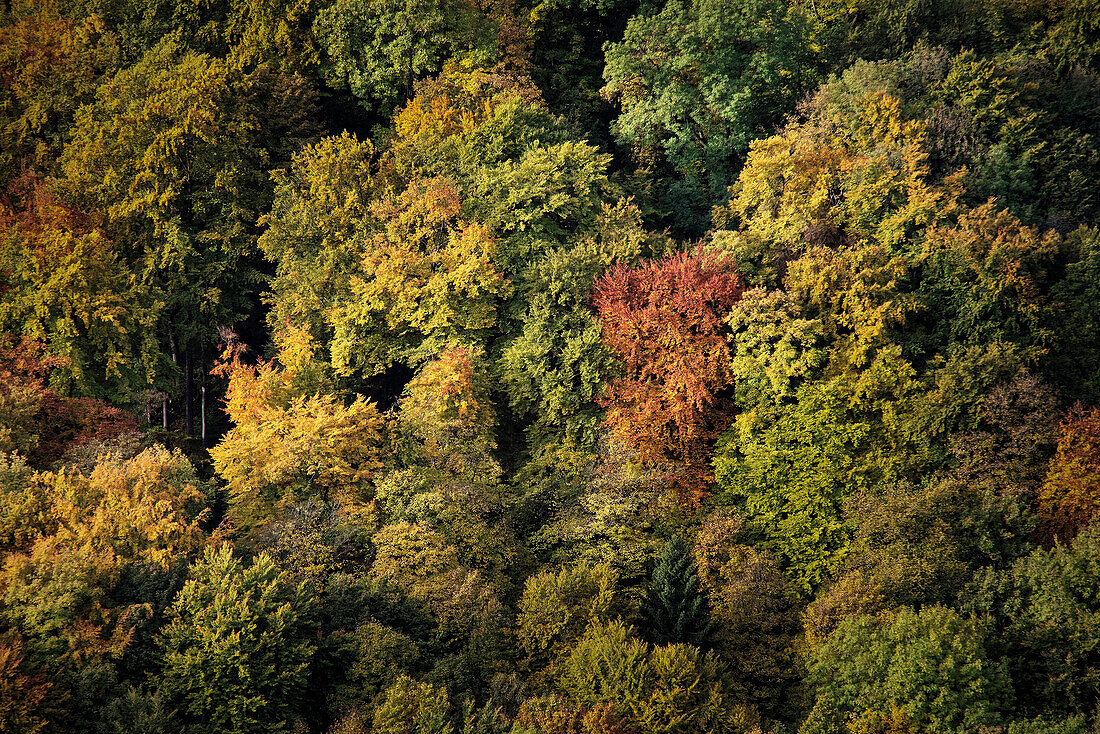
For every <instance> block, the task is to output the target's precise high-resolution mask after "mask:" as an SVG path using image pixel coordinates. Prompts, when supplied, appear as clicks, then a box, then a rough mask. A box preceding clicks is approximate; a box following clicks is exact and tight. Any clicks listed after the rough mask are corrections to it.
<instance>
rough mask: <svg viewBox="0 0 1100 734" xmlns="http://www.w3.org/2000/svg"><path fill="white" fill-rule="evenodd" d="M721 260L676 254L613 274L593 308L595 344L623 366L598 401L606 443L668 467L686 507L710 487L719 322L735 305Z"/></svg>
mask: <svg viewBox="0 0 1100 734" xmlns="http://www.w3.org/2000/svg"><path fill="white" fill-rule="evenodd" d="M732 267H733V266H732V264H731V263H730V262H729V261H728V260H726V259H725V258H724V257H721V256H718V255H713V254H708V253H705V252H702V251H700V252H695V253H687V252H685V253H679V254H676V255H669V256H668V257H666V258H664V259H663V260H659V261H654V262H650V263H648V264H646V265H643V266H641V267H639V268H636V269H631V268H629V267H628V266H626V265H618V266H615V267H613V268H612V269H611V271H610V272H608V274H607V275H605V276H604V277H603V278H602V279H601V280H600V281H599V282H598V283H597V284H596V287H595V290H594V296H593V304H594V306H595V308H596V311H597V312H598V313H599V316H600V323H601V325H602V327H603V339H604V342H605V343H606V344H607V345H608V346H610V347H611V349H612V350H613V351H614V353H615V355H616V357H618V358H619V360H620V361H621V362H622V363H623V367H622V369H623V374H622V376H621V377H618V378H616V379H615V380H613V381H612V382H611V383H610V384H609V385H608V388H607V394H606V396H605V398H604V400H605V404H606V405H607V409H608V411H607V421H608V424H609V425H610V427H611V430H612V432H613V433H614V435H615V436H616V437H617V438H619V439H621V440H623V441H625V442H626V443H627V444H628V445H629V446H631V447H632V448H633V449H634V450H635V451H637V452H638V457H639V458H640V459H641V460H642V461H644V462H647V463H653V462H659V461H675V462H679V463H682V464H683V467H684V473H683V474H682V475H681V477H680V478H679V479H678V481H677V487H678V492H679V493H680V496H681V498H682V499H683V500H684V501H686V502H694V501H697V500H698V499H699V498H700V497H702V496H703V494H704V493H705V492H706V487H707V485H708V483H709V482H710V470H709V467H708V463H709V447H708V443H709V441H711V440H713V439H714V438H715V437H716V436H717V435H718V433H719V432H720V431H721V430H722V428H723V425H722V419H723V418H724V417H725V415H726V414H725V411H726V409H727V406H726V404H725V403H724V396H723V394H722V393H723V390H725V389H726V388H727V387H728V386H729V383H730V349H729V343H728V342H727V340H726V335H725V331H724V328H723V320H724V318H725V317H726V315H727V314H728V313H729V310H730V308H732V307H733V304H734V303H736V302H737V300H738V299H739V298H740V297H741V292H742V288H741V284H740V279H739V278H738V277H737V276H736V275H735V274H734V273H733V272H732Z"/></svg>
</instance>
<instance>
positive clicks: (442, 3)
mask: <svg viewBox="0 0 1100 734" xmlns="http://www.w3.org/2000/svg"><path fill="white" fill-rule="evenodd" d="M313 32H314V34H315V35H316V36H317V38H318V40H319V41H320V43H321V45H322V47H323V48H324V50H325V54H326V57H327V58H326V60H325V62H324V68H325V73H326V76H327V77H328V79H329V81H330V83H332V84H333V86H336V87H347V88H349V89H350V90H351V93H352V94H354V95H355V96H356V97H359V98H360V99H361V100H363V101H364V103H365V104H366V105H367V106H368V108H372V109H375V110H377V111H379V112H381V113H382V114H384V115H388V113H389V112H390V111H392V110H393V108H394V107H396V106H398V105H399V104H400V103H402V102H404V101H406V100H408V99H411V98H412V96H413V84H414V82H416V81H418V80H419V79H422V78H424V77H425V76H429V75H431V74H435V73H437V72H439V71H440V70H441V69H442V68H443V64H444V62H446V61H448V60H449V59H451V58H455V57H459V58H462V57H469V58H472V59H478V58H479V57H481V58H483V59H484V58H486V57H488V56H490V54H491V52H492V42H493V40H495V39H494V38H493V36H492V34H491V33H490V26H489V23H488V20H487V19H486V18H485V17H484V16H483V15H481V14H480V13H479V12H478V11H477V10H476V9H475V8H474V6H473V5H471V4H469V3H466V2H462V1H461V0H417V2H407V1H404V0H400V1H399V0H337V1H336V2H335V3H333V4H332V5H329V6H328V7H326V8H324V9H322V10H321V11H320V12H318V13H317V16H316V20H314V23H313Z"/></svg>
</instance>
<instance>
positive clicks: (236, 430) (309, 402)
mask: <svg viewBox="0 0 1100 734" xmlns="http://www.w3.org/2000/svg"><path fill="white" fill-rule="evenodd" d="M283 347H284V349H283V352H282V359H283V360H284V365H282V368H281V369H280V367H279V366H276V365H275V364H272V363H266V362H260V363H259V364H258V365H257V366H255V367H249V366H246V365H244V364H242V363H241V361H240V349H241V347H240V346H239V345H236V344H231V345H230V347H229V349H228V350H227V353H226V355H225V358H224V361H223V362H222V363H221V366H220V367H219V371H221V372H223V373H225V374H228V375H229V378H230V379H229V387H228V390H227V393H226V408H227V412H228V414H229V417H230V419H231V420H233V422H234V423H235V424H236V425H235V426H234V427H233V428H232V429H231V430H230V431H229V432H228V433H227V434H226V435H225V436H224V437H223V438H222V440H221V442H220V443H219V444H218V445H217V446H215V447H214V448H212V449H211V450H210V457H211V459H212V460H213V464H214V470H215V471H216V472H217V473H218V474H219V475H220V476H221V477H222V479H224V480H225V481H226V483H227V485H228V488H229V501H230V506H231V509H230V516H231V517H232V518H233V520H234V522H236V523H237V524H238V525H239V527H241V529H243V530H245V531H247V532H250V533H255V532H257V531H258V530H260V529H261V528H262V527H263V526H264V525H266V524H267V523H268V522H270V521H271V520H273V519H275V516H276V515H277V513H278V512H279V511H280V510H281V509H284V508H285V507H287V506H289V505H292V504H294V503H296V502H298V501H301V500H304V499H310V498H314V497H320V498H321V499H324V500H328V499H332V500H340V501H342V502H344V503H345V504H347V505H349V506H354V505H356V504H359V503H364V502H366V501H367V500H368V499H369V496H368V494H367V491H366V490H367V486H368V485H367V480H368V479H369V478H370V477H371V476H372V475H373V474H374V472H375V471H376V470H377V469H379V468H380V467H381V465H382V464H381V461H380V445H381V430H382V423H383V421H382V416H381V415H380V414H379V413H378V409H377V408H376V407H375V405H374V403H372V402H370V401H367V400H364V399H363V398H362V397H358V398H356V399H355V400H353V401H352V402H351V403H350V404H348V405H345V404H344V401H342V400H340V399H339V398H338V397H337V396H336V395H333V394H331V393H326V392H320V391H319V390H318V388H319V387H321V385H319V384H318V383H317V380H316V377H315V375H314V374H313V367H314V365H313V361H312V360H313V346H312V342H311V341H310V340H309V338H308V335H305V334H302V333H298V334H297V335H294V336H288V338H287V340H285V341H284V343H283ZM302 392H305V393H306V394H305V395H302V394H301V393H302ZM310 393H312V394H310Z"/></svg>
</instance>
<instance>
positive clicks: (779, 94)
mask: <svg viewBox="0 0 1100 734" xmlns="http://www.w3.org/2000/svg"><path fill="white" fill-rule="evenodd" d="M801 13H802V11H801V9H800V6H798V5H786V4H784V3H780V2H774V1H773V0H696V1H695V2H682V1H681V0H670V1H669V2H666V3H665V4H664V5H663V7H661V8H660V10H659V12H653V11H652V10H648V11H647V10H646V9H643V10H642V11H641V12H640V13H638V14H637V15H635V16H634V17H633V18H631V19H630V22H629V23H628V24H627V27H626V32H625V35H624V37H623V40H622V42H621V43H609V44H607V45H606V46H605V53H606V55H607V65H606V67H605V69H604V81H605V82H606V86H605V87H604V89H603V94H604V95H606V96H607V97H609V98H610V99H611V100H612V101H613V102H617V103H618V104H619V107H620V109H621V113H620V114H619V117H618V118H617V119H616V121H615V123H614V126H613V132H614V135H615V137H616V139H617V140H618V142H619V144H620V145H621V146H623V147H624V148H629V149H631V150H632V151H633V152H634V154H635V157H636V160H637V165H638V168H640V169H643V170H644V169H646V168H649V169H650V170H651V171H653V172H654V173H657V176H656V180H655V181H654V184H655V186H656V187H658V188H659V191H658V192H657V195H656V196H655V197H654V198H655V199H656V201H655V204H656V206H657V207H658V208H659V211H660V212H661V214H662V218H663V219H664V220H665V221H669V222H671V223H672V224H673V225H674V226H675V227H677V228H678V229H679V230H680V231H685V232H689V233H692V234H699V233H700V231H701V230H702V228H703V226H702V225H703V222H705V217H706V214H707V212H708V210H709V208H710V206H712V205H714V204H717V203H719V200H720V198H721V197H722V196H724V194H725V192H726V187H727V186H729V185H730V183H732V178H733V168H732V166H731V161H736V160H737V159H738V158H740V157H741V156H743V155H744V153H745V152H746V151H747V150H748V148H749V144H750V143H751V142H752V141H753V140H754V139H755V138H757V137H759V136H761V135H762V134H763V133H765V132H766V131H767V130H768V129H769V128H770V127H771V126H772V125H775V124H777V123H778V122H779V120H780V118H781V116H782V115H783V114H785V113H786V112H787V111H788V110H789V109H791V108H792V107H793V106H794V103H795V102H796V101H797V100H798V97H799V95H801V94H802V93H803V91H804V90H805V89H806V88H807V86H808V84H809V82H810V81H811V80H812V79H813V76H814V70H813V60H812V58H811V53H810V50H809V44H808V40H809V39H808V24H807V22H806V18H804V17H803V16H802V14H801ZM654 169H655V171H654ZM650 175H652V173H651V174H650ZM662 179H664V180H662Z"/></svg>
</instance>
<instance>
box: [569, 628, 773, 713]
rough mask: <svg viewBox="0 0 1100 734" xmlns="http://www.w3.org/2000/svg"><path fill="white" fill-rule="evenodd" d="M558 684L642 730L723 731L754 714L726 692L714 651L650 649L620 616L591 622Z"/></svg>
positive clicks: (680, 647) (686, 647) (677, 647)
mask: <svg viewBox="0 0 1100 734" xmlns="http://www.w3.org/2000/svg"><path fill="white" fill-rule="evenodd" d="M558 682H559V685H561V687H562V688H563V689H564V690H566V691H567V692H568V693H570V694H571V695H572V696H574V697H575V698H576V699H577V700H579V701H580V702H581V703H582V704H583V705H585V706H587V707H590V708H593V707H597V706H600V705H605V704H611V705H612V706H614V708H615V711H616V713H618V714H619V715H621V716H623V718H625V719H626V721H627V722H628V723H630V724H632V725H634V726H636V727H637V728H638V729H640V730H642V731H651V732H661V733H664V734H672V733H673V732H685V733H686V732H689V731H694V732H721V731H729V730H731V729H736V728H738V727H739V725H740V726H745V725H746V724H749V723H750V721H751V718H752V716H751V713H750V712H748V711H747V710H746V709H745V708H744V707H740V706H734V705H732V704H730V703H729V701H728V699H727V698H726V697H725V696H724V691H723V682H722V679H721V671H720V669H719V667H718V663H717V661H716V660H715V658H714V657H713V655H712V654H710V653H702V652H700V651H699V649H698V648H695V647H692V646H691V645H666V646H660V647H653V648H651V647H649V646H648V645H647V644H646V643H645V642H643V641H641V640H638V639H637V638H636V637H634V629H633V628H632V627H630V626H628V625H625V624H623V623H622V622H621V621H618V620H616V621H613V622H608V623H593V624H591V625H590V626H589V628H588V630H587V631H586V632H585V634H584V636H583V637H582V638H581V639H580V640H579V641H578V642H577V644H576V646H575V647H574V648H573V651H572V652H571V653H570V654H569V657H568V659H567V660H566V661H565V663H564V664H563V665H562V668H561V671H560V672H559V674H558Z"/></svg>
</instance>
